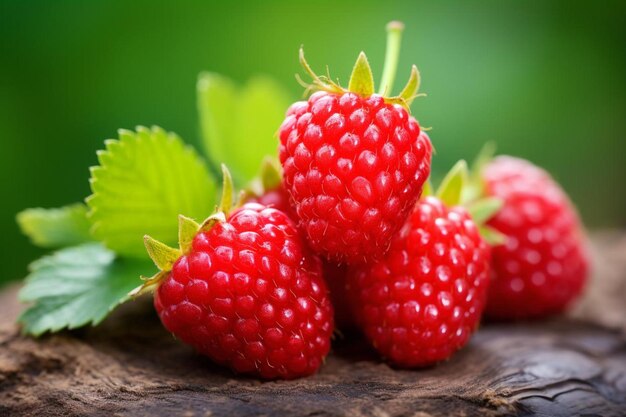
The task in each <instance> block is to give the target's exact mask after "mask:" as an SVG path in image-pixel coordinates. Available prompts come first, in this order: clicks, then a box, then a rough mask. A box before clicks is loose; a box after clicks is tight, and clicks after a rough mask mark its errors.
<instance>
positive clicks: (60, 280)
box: [19, 243, 154, 336]
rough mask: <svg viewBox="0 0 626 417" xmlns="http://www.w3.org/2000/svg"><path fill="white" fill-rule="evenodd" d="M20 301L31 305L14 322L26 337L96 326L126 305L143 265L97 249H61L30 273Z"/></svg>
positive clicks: (89, 246) (93, 245)
mask: <svg viewBox="0 0 626 417" xmlns="http://www.w3.org/2000/svg"><path fill="white" fill-rule="evenodd" d="M29 269H30V271H31V272H30V275H29V276H28V277H27V278H26V285H25V286H24V288H22V290H21V291H20V300H22V301H25V302H32V303H33V304H32V305H31V306H30V307H29V308H28V309H27V310H26V311H25V312H24V313H22V315H21V316H20V318H19V322H20V323H22V325H23V330H24V332H25V333H29V334H32V335H36V336H38V335H40V334H42V333H44V332H47V331H51V332H56V331H59V330H61V329H64V328H68V329H75V328H77V327H81V326H84V325H86V324H92V325H96V324H98V323H100V322H101V321H102V320H103V319H104V318H105V317H106V316H107V314H108V313H109V312H110V311H111V310H113V309H114V308H115V307H116V306H117V305H119V304H120V303H122V302H124V301H126V300H127V299H128V292H129V291H131V290H132V289H133V288H134V287H136V286H137V282H138V277H139V275H140V274H141V273H146V272H151V271H153V270H154V266H151V264H150V263H149V262H147V261H142V260H133V259H119V258H116V257H115V254H114V253H113V252H112V251H110V250H108V249H106V248H104V247H103V246H102V245H101V244H99V243H87V244H84V245H81V246H75V247H72V248H66V249H63V250H60V251H58V252H56V253H54V254H52V255H49V256H45V257H43V258H41V259H39V260H37V261H35V262H33V263H32V264H31V265H30V267H29Z"/></svg>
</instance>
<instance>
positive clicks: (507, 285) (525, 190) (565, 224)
mask: <svg viewBox="0 0 626 417" xmlns="http://www.w3.org/2000/svg"><path fill="white" fill-rule="evenodd" d="M483 176H484V179H485V180H486V184H487V193H488V194H490V195H493V196H497V197H500V198H502V199H503V200H504V206H503V208H502V210H501V211H500V212H499V213H498V214H497V215H496V216H495V217H494V218H493V219H491V220H490V221H489V223H488V224H489V225H490V226H492V227H494V228H495V229H497V230H498V231H500V232H501V233H503V234H504V235H506V236H507V242H506V244H505V245H500V246H497V247H495V248H493V251H492V275H493V278H494V279H493V282H492V285H491V289H490V293H489V301H488V303H487V309H486V314H487V315H488V316H490V317H492V318H496V319H516V318H518V319H521V318H533V317H541V316H545V315H549V314H554V313H557V312H559V311H562V310H563V309H564V308H565V307H566V306H567V304H568V303H570V302H571V301H572V300H573V299H574V298H575V297H576V296H577V295H578V294H580V292H581V291H582V288H583V286H584V283H585V281H586V278H587V272H588V260H587V259H588V257H587V250H586V243H585V239H584V233H583V231H582V229H581V226H580V222H579V219H578V215H577V213H576V211H575V209H574V207H573V206H572V204H571V203H570V201H569V199H568V198H567V196H566V195H565V193H564V192H563V191H562V190H561V188H560V187H559V185H558V184H557V183H556V182H554V181H553V180H552V178H551V177H550V176H549V175H548V174H547V173H546V172H545V171H544V170H542V169H540V168H538V167H536V166H534V165H532V164H531V163H530V162H527V161H525V160H521V159H517V158H512V157H498V158H496V159H494V160H493V161H492V162H491V163H490V164H488V165H487V166H486V167H485V169H484V171H483Z"/></svg>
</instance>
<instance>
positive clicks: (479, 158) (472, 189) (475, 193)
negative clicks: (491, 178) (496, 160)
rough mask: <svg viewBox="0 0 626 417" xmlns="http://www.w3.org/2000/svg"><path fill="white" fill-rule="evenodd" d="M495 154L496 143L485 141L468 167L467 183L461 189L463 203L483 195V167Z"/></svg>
mask: <svg viewBox="0 0 626 417" xmlns="http://www.w3.org/2000/svg"><path fill="white" fill-rule="evenodd" d="M495 154H496V144H495V143H494V142H491V141H490V142H486V143H485V144H484V145H483V147H482V148H481V150H480V152H478V155H476V158H475V159H474V161H473V162H472V165H471V167H470V175H469V184H468V185H467V187H465V190H464V191H463V196H462V200H463V202H464V203H471V202H473V201H475V200H477V199H480V198H481V197H483V196H484V195H485V181H484V180H483V176H482V175H483V169H484V168H485V166H486V165H487V164H488V163H489V161H491V160H492V159H493V157H494V155H495Z"/></svg>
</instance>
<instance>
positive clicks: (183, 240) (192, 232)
mask: <svg viewBox="0 0 626 417" xmlns="http://www.w3.org/2000/svg"><path fill="white" fill-rule="evenodd" d="M199 229H200V225H199V224H198V223H196V221H195V220H193V219H190V218H189V217H185V216H183V215H182V214H181V215H180V216H178V246H179V248H180V251H181V252H182V253H187V252H189V250H190V249H191V243H192V242H193V238H194V237H196V234H197V233H198V230H199Z"/></svg>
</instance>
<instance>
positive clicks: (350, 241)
mask: <svg viewBox="0 0 626 417" xmlns="http://www.w3.org/2000/svg"><path fill="white" fill-rule="evenodd" d="M389 30H390V37H391V38H392V40H393V39H395V40H396V41H397V42H396V44H397V45H396V46H398V45H399V38H394V36H395V37H398V36H399V31H400V28H399V27H398V24H397V23H392V24H391V25H390V29H389ZM392 55H393V54H392ZM394 56H396V57H397V54H395V55H394ZM300 58H301V63H302V64H303V66H304V68H305V70H306V71H307V72H308V73H309V75H310V76H311V77H312V79H313V85H312V86H311V88H313V89H317V90H319V91H317V92H316V93H314V94H313V95H311V97H310V98H309V99H308V101H302V102H297V103H294V104H293V105H292V106H291V107H290V108H289V110H288V111H287V116H286V118H285V120H284V122H283V123H282V125H281V127H280V130H279V137H280V148H279V151H280V162H281V164H282V167H283V178H284V185H285V189H286V191H287V192H288V193H289V195H290V197H291V202H292V205H293V207H294V208H295V211H296V214H297V216H298V219H299V225H300V227H301V228H302V230H303V232H304V234H305V236H306V237H307V240H308V242H309V244H310V246H311V247H312V249H313V250H314V251H316V252H317V253H319V254H321V255H323V256H324V257H326V258H327V259H329V260H333V261H336V262H347V263H351V264H354V263H361V262H369V261H370V260H371V259H372V258H375V257H378V256H381V255H382V254H384V253H385V251H386V250H387V249H388V247H389V243H390V241H391V237H392V236H393V234H394V233H395V232H396V231H397V230H398V229H399V228H400V227H401V226H402V224H403V223H404V221H405V219H406V217H407V216H408V214H409V213H410V211H411V209H412V208H413V205H414V204H415V202H416V201H417V199H418V198H419V196H420V194H421V191H422V186H423V184H424V182H425V181H426V179H427V178H428V175H429V173H430V158H431V153H432V146H431V143H430V140H429V139H428V137H427V136H426V135H425V134H420V126H419V124H418V122H417V121H416V120H415V118H414V117H413V116H411V115H410V114H409V112H408V111H407V110H408V106H409V104H410V102H411V101H412V100H413V98H415V97H416V96H417V88H418V86H419V74H418V72H417V68H416V67H415V66H413V69H412V73H411V78H410V80H409V82H408V83H407V86H406V87H405V88H404V90H403V91H402V93H400V95H399V96H396V97H387V96H384V94H385V93H388V92H390V91H391V88H392V79H393V74H391V72H390V71H385V72H384V73H385V75H384V76H383V83H382V86H383V88H382V90H381V93H380V95H379V94H374V82H373V77H372V72H371V69H370V67H369V64H368V63H367V58H366V57H365V55H364V54H363V53H361V55H359V59H358V60H357V63H356V65H355V67H354V70H353V72H352V76H351V77H350V85H349V88H348V89H345V88H343V87H341V86H339V85H337V84H335V83H334V82H332V81H330V80H329V79H328V78H325V77H318V76H317V75H315V74H314V73H313V71H312V70H311V68H310V67H309V66H308V64H307V63H306V61H305V60H304V56H303V54H302V51H301V57H300ZM388 64H389V62H388ZM389 67H393V65H389ZM390 74H391V75H390Z"/></svg>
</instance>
